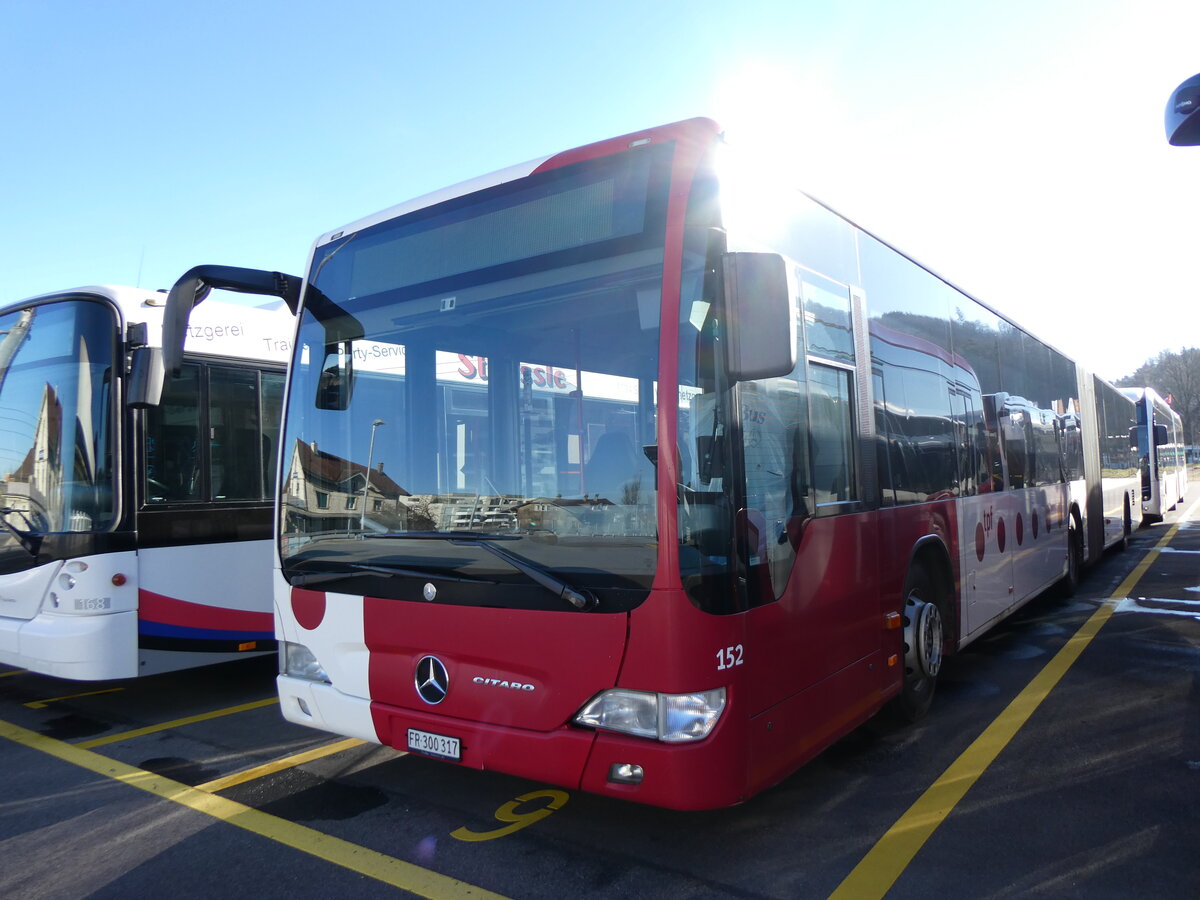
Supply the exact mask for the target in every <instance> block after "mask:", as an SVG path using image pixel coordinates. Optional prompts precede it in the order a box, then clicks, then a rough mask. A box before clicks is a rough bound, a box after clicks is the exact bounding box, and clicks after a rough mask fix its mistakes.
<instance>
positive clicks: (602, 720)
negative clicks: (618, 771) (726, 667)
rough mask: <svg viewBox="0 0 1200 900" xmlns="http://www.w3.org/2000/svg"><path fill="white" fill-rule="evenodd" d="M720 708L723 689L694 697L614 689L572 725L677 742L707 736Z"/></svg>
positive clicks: (598, 697) (599, 697)
mask: <svg viewBox="0 0 1200 900" xmlns="http://www.w3.org/2000/svg"><path fill="white" fill-rule="evenodd" d="M724 709H725V688H717V689H716V690H712V691H700V692H698V693H695V694H652V693H650V692H648V691H628V690H622V689H614V690H611V691H605V692H604V693H602V694H597V695H596V696H595V697H593V698H592V699H591V700H589V701H588V703H587V704H586V705H585V706H584V707H583V709H581V710H580V711H579V712H578V713H577V714H576V716H575V724H577V725H587V726H590V727H592V728H603V729H604V730H605V731H619V732H621V733H622V734H632V735H635V736H636V737H645V738H654V739H656V740H660V741H667V742H668V743H679V742H682V741H698V740H700V739H701V738H706V737H708V735H709V733H710V732H712V730H713V728H714V727H715V726H716V724H717V719H719V718H720V717H721V713H722V711H723V710H724Z"/></svg>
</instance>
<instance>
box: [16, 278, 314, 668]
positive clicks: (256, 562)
mask: <svg viewBox="0 0 1200 900" xmlns="http://www.w3.org/2000/svg"><path fill="white" fill-rule="evenodd" d="M165 301H166V295H165V294H164V293H161V292H158V293H155V292H151V291H144V290H137V289H134V288H126V287H110V286H106V287H87V288H79V289H76V290H68V291H62V292H59V293H53V294H46V295H44V296H39V297H33V298H31V299H29V300H23V301H20V302H19V303H15V304H12V305H10V306H9V307H8V308H7V309H4V310H0V422H3V426H2V427H0V494H2V495H3V496H2V499H0V505H2V509H0V523H2V524H3V525H4V529H3V531H2V532H0V662H3V663H5V664H8V665H11V666H18V667H21V668H25V669H29V670H31V671H34V672H40V673H43V674H46V675H55V676H58V677H62V678H74V679H87V680H95V679H108V678H127V677H130V676H134V675H141V674H147V673H152V672H162V671H168V670H171V669H179V668H186V667H188V666H197V665H205V664H208V663H213V662H219V661H222V660H226V659H232V658H235V657H236V656H238V655H240V654H244V653H246V652H254V651H269V650H272V649H274V647H275V643H274V635H273V627H272V616H271V607H270V600H269V598H270V593H271V579H270V565H271V563H270V559H271V557H272V556H273V555H274V554H273V552H272V550H271V541H270V535H271V531H272V524H271V519H272V509H273V505H274V504H273V496H274V484H275V465H276V453H277V449H278V433H279V413H280V407H281V403H282V395H283V380H284V375H283V373H284V364H285V362H286V359H287V353H288V350H289V348H290V334H291V330H292V328H293V327H294V319H293V316H292V314H291V312H290V311H288V310H287V309H286V308H284V305H283V304H282V303H277V304H274V305H273V306H271V307H258V308H256V307H249V306H244V305H236V304H232V303H226V302H219V301H218V302H214V303H213V304H212V305H211V307H210V308H206V309H203V310H200V311H199V312H198V313H197V315H196V316H195V317H194V318H193V320H192V321H191V323H190V325H189V326H188V328H187V333H186V350H187V356H186V363H185V364H184V365H183V366H182V368H181V371H180V374H179V375H178V376H177V377H174V378H171V379H169V380H168V381H167V382H166V384H165V386H164V389H163V391H162V395H161V403H160V404H159V405H158V406H156V407H154V408H151V409H145V410H143V409H137V408H134V407H135V406H136V405H138V402H139V398H138V397H137V394H138V393H139V392H140V391H141V388H140V386H139V383H138V380H139V379H140V378H142V377H143V376H147V374H148V373H149V374H148V377H150V378H153V377H154V371H155V369H156V366H155V360H156V358H157V357H158V354H159V352H160V351H159V345H160V336H161V333H162V320H163V311H164V307H165ZM157 371H158V372H159V373H160V374H161V367H160V366H159V367H157Z"/></svg>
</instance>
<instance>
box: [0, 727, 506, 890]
mask: <svg viewBox="0 0 1200 900" xmlns="http://www.w3.org/2000/svg"><path fill="white" fill-rule="evenodd" d="M0 738H6V739H7V740H10V741H13V742H14V743H17V744H21V745H23V746H25V747H29V748H30V749H33V750H37V751H39V752H41V753H45V754H48V755H50V756H54V757H56V758H58V759H61V760H63V761H64V762H68V763H71V764H72V765H75V766H79V767H80V768H82V769H86V770H88V771H89V772H94V773H96V774H97V775H102V776H104V777H105V778H111V779H113V780H115V781H120V782H123V783H124V784H127V785H129V786H130V787H135V788H138V789H139V790H142V791H146V792H147V793H150V794H154V795H155V796H157V797H161V798H162V799H164V800H170V801H171V802H172V803H178V804H180V805H181V806H186V807H188V808H189V809H192V810H195V811H196V812H200V813H203V814H205V815H207V816H212V817H213V818H215V819H220V820H221V821H223V822H226V823H228V824H230V825H235V826H237V827H238V828H242V829H244V830H246V831H249V832H251V833H253V834H257V835H259V836H261V837H265V838H267V839H268V840H272V841H275V842H276V843H279V844H283V845H285V846H287V847H291V848H293V849H295V850H299V851H300V852H301V853H307V854H309V855H310V856H314V857H316V858H318V859H322V860H325V861H326V862H329V863H332V864H334V865H336V866H341V867H342V868H344V869H348V870H349V871H351V872H356V873H358V874H360V875H365V876H367V877H368V878H374V879H376V880H377V881H382V882H383V883H384V884H389V885H392V886H393V887H398V888H401V889H402V890H405V891H408V892H410V893H413V894H417V895H418V896H421V897H427V898H430V900H443V898H447V900H448V898H459V897H469V898H495V900H504V898H503V897H502V895H500V894H494V893H492V892H491V891H485V890H484V889H483V888H480V887H476V886H474V885H472V884H468V883H467V882H465V881H459V880H457V879H455V878H451V877H449V876H447V875H442V874H440V873H438V872H432V871H430V870H429V869H423V868H421V867H420V866H416V865H413V864H412V863H407V862H404V861H403V860H399V859H396V858H394V857H391V856H387V855H385V854H383V853H379V852H377V851H375V850H371V849H368V848H367V847H360V846H359V845H357V844H353V843H351V842H349V841H344V840H342V839H341V838H337V837H333V836H332V835H328V834H322V833H321V832H319V831H316V830H314V829H312V828H307V827H305V826H304V825H297V824H296V823H295V822H289V821H287V820H286V819H280V818H278V817H276V816H272V815H269V814H267V813H264V812H261V811H259V810H257V809H254V808H253V807H249V806H245V805H243V804H241V803H236V802H235V801H233V800H227V799H225V798H224V797H218V796H217V795H215V794H210V793H207V792H205V791H201V790H197V789H196V788H193V787H188V786H187V785H186V784H181V783H179V782H178V781H172V780H171V779H170V778H164V777H163V776H161V775H156V774H154V773H153V772H147V771H145V770H144V769H138V768H135V767H134V766H128V765H125V764H124V763H121V762H118V761H117V760H115V759H109V758H108V757H106V756H101V755H99V754H98V753H92V752H91V751H90V750H83V749H80V745H78V744H67V743H65V742H63V741H58V740H55V739H53V738H48V737H45V736H43V735H40V734H37V733H36V732H33V731H29V730H27V729H25V728H21V727H19V726H17V725H12V724H10V723H8V722H4V721H0Z"/></svg>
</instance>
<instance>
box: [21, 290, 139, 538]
mask: <svg viewBox="0 0 1200 900" xmlns="http://www.w3.org/2000/svg"><path fill="white" fill-rule="evenodd" d="M116 329H117V320H116V312H115V310H113V309H112V308H111V307H109V306H107V305H105V304H103V303H100V302H97V301H93V300H85V299H77V300H63V301H58V302H54V303H44V304H40V305H32V306H29V307H26V308H24V309H18V310H14V311H11V312H9V313H6V314H4V315H2V316H0V419H2V420H3V423H4V424H3V427H0V479H2V481H0V491H2V492H3V499H2V501H0V502H2V503H3V507H4V510H5V511H4V516H5V521H6V522H7V523H8V525H9V526H10V528H12V527H15V528H17V529H19V530H20V531H22V532H36V533H39V534H44V533H48V532H90V531H104V530H107V529H110V528H111V527H113V525H114V523H115V520H116V509H115V507H114V490H113V455H114V454H113V434H112V432H113V429H112V405H113V361H114V358H115V346H116Z"/></svg>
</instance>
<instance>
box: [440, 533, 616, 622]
mask: <svg viewBox="0 0 1200 900" xmlns="http://www.w3.org/2000/svg"><path fill="white" fill-rule="evenodd" d="M496 537H497V536H496V535H486V536H484V537H474V536H472V537H465V536H461V537H460V536H456V537H454V538H448V540H449V541H450V543H452V544H471V545H472V546H475V547H480V548H482V549H484V550H486V551H487V552H488V553H490V554H492V555H493V556H498V557H499V558H500V559H502V560H504V561H505V562H506V563H508V564H509V565H510V566H512V567H513V568H514V569H516V570H517V571H519V572H520V573H521V574H522V575H525V576H526V577H528V578H529V579H531V580H532V581H536V582H537V583H538V584H540V585H541V586H542V587H544V588H545V589H546V590H548V591H550V593H552V594H556V595H557V596H558V597H559V598H561V599H563V600H566V601H567V602H568V603H570V604H571V605H572V606H573V607H575V608H576V609H595V608H596V607H597V606H598V605H599V602H600V601H598V600H597V599H596V598H595V596H593V595H592V594H590V593H582V592H580V591H577V590H575V588H573V587H571V586H570V585H569V584H567V583H566V582H565V581H563V580H562V579H561V578H559V577H558V576H557V575H551V574H550V572H549V571H547V570H546V569H543V568H542V567H541V566H538V565H535V564H534V563H532V562H530V561H529V560H527V559H525V558H523V557H520V556H514V555H513V554H511V553H509V552H508V551H507V550H501V549H500V548H499V547H497V546H496V545H495V544H493V543H491V542H492V541H493V540H495V538H496ZM513 537H518V536H516V535H514V536H513ZM513 537H510V538H508V539H509V540H512V539H513Z"/></svg>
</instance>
